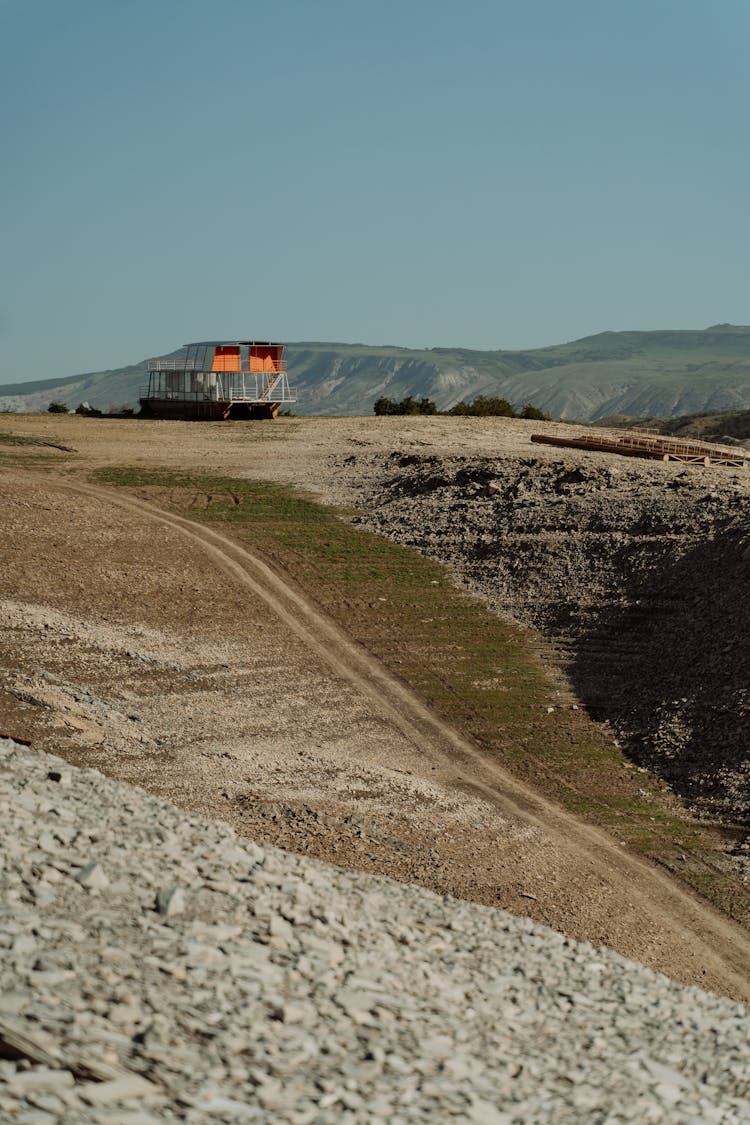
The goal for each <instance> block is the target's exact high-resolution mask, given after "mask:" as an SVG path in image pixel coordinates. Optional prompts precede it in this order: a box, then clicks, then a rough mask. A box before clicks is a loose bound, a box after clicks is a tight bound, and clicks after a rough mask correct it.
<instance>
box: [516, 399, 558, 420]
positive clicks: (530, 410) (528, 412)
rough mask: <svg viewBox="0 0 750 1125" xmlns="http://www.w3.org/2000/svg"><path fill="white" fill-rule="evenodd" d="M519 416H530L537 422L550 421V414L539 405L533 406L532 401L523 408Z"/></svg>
mask: <svg viewBox="0 0 750 1125" xmlns="http://www.w3.org/2000/svg"><path fill="white" fill-rule="evenodd" d="M519 418H529V419H531V420H533V421H535V422H549V420H550V418H549V414H545V413H544V411H542V410H540V409H539V407H538V406H532V405H531V403H530V402H527V403H526V405H525V406H524V407H523V409H522V410H521V413H520V414H519Z"/></svg>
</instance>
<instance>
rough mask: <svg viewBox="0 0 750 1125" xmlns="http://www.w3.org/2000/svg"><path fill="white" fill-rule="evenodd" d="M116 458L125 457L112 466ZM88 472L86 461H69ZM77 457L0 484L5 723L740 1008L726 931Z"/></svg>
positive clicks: (265, 588)
mask: <svg viewBox="0 0 750 1125" xmlns="http://www.w3.org/2000/svg"><path fill="white" fill-rule="evenodd" d="M353 421H354V420H341V422H346V423H347V424H348V425H349V433H350V434H351V433H352V431H353V426H352V423H353ZM305 424H306V423H299V422H298V423H296V429H295V431H294V433H296V434H297V435H299V433H300V430H301V429H303V428H304V426H305ZM89 425H90V424H89ZM186 430H188V431H189V442H190V443H195V446H194V447H192V448H190V449H188V450H187V452H186V448H185V444H186V443H185V442H184V441H183V442H178V441H176V440H175V441H173V442H172V443H171V444H170V443H162V444H161V445H160V446H159V447H158V463H161V464H168V463H171V462H176V463H180V464H183V465H184V464H185V463H186V461H188V460H190V459H191V458H193V459H194V458H195V457H196V455H201V454H202V453H206V454H208V453H209V452H210V448H211V439H210V435H209V433H208V431H207V429H206V428H203V429H202V428H201V427H180V429H179V431H175V430H174V428H173V430H172V433H174V434H175V437H176V436H177V434H178V433H179V436H182V435H184V433H185V431H186ZM311 430H312V432H313V433H317V434H318V435H321V434H322V433H323V432H324V426H323V424H322V421H321V420H318V419H315V420H311ZM331 430H333V431H334V435H333V437H332V435H331ZM193 431H197V432H193ZM89 432H90V433H94V432H95V431H94V430H93V429H91V428H89ZM354 432H355V433H356V432H357V431H356V430H354ZM363 432H364V431H363V430H362V429H360V430H359V433H360V434H363ZM68 433H70V429H69V430H68ZM402 433H403V431H402ZM223 434H224V435H226V436H221V437H220V441H219V443H218V445H219V453H218V454H217V458H216V459H217V460H218V461H221V465H222V469H223V471H229V469H230V467H231V466H232V465H233V471H234V472H235V473H238V471H245V472H247V471H253V472H255V473H256V474H258V475H260V474H259V471H258V470H259V467H260V466H259V462H260V460H262V457H261V453H262V451H260V452H259V449H258V445H255V446H254V447H253V453H254V456H253V458H252V459H250V458H245V463H244V464H242V458H241V457H240V456H238V453H239V452H243V453H245V454H246V453H247V445H246V444H245V445H244V447H243V446H242V443H241V442H236V444H237V445H238V446H240V449H239V450H238V449H234V450H233V451H232V452H230V451H229V446H230V445H232V444H233V440H232V435H231V434H228V433H227V431H224V432H223ZM78 435H79V436H78V438H77V440H78V441H79V445H80V444H83V442H81V436H82V437H84V438H85V431H84V430H83V429H80V428H79V430H78ZM140 437H141V433H140V432H139V433H138V438H139V440H140ZM283 440H284V439H283V438H281V437H279V438H273V439H272V441H274V442H275V441H278V442H279V443H280V444H281V443H282V442H283ZM287 440H288V439H287ZM320 440H321V445H320V446H318V447H317V453H316V452H315V451H313V453H312V454H311V455H310V457H309V460H308V464H309V465H310V466H311V468H310V469H309V478H310V483H311V482H312V477H313V476H314V475H315V473H316V472H318V471H319V467H320V463H321V461H322V459H323V455H322V454H321V452H320V451H321V449H325V456H328V455H330V453H331V451H332V450H333V449H334V448H335V449H336V450H337V452H338V455H340V453H341V450H342V427H341V425H339V424H338V422H337V423H334V424H333V425H332V426H330V427H329V428H328V431H327V432H326V434H325V442H324V441H323V440H322V438H321V439H320ZM346 440H355V441H360V440H366V439H365V438H364V437H363V436H361V437H353V438H351V437H350V438H345V439H344V441H346ZM71 444H75V441H72V442H71ZM343 448H344V449H345V445H344V446H343ZM150 456H151V458H153V459H154V460H156V459H157V452H156V450H155V449H152V451H151V454H150ZM296 456H297V458H298V462H297V463H298V468H297V470H296V472H297V475H298V477H299V476H300V475H302V474H301V472H300V470H299V465H300V464H301V463H302V460H303V459H302V457H301V455H300V451H299V447H298V449H297V454H296ZM316 456H318V457H319V461H318V462H317V464H318V469H316V468H315V457H316ZM129 457H131V459H132V457H133V450H132V449H128V448H126V447H125V445H124V444H121V445H119V446H118V447H117V448H116V449H115V450H111V449H110V450H109V452H108V454H107V457H106V460H109V461H110V462H112V461H116V462H118V463H121V464H122V463H125V464H126V463H128V458H129ZM100 458H101V459H102V460H104V459H105V458H104V457H103V456H102V453H101V452H99V453H97V451H95V450H93V449H91V448H89V449H88V450H87V452H86V456H85V464H86V465H90V464H94V463H97V462H98V461H99V459H100ZM81 460H82V462H83V461H84V459H83V458H82V459H81ZM249 460H252V461H253V465H252V466H249V465H248V464H247V461H249ZM293 460H294V455H290V458H289V461H288V464H287V470H288V469H289V466H290V465H291V463H292V461H293ZM82 467H84V465H83V464H79V466H78V469H77V471H76V475H75V478H74V477H73V475H72V474H69V473H68V472H67V471H66V472H65V474H64V475H63V474H59V475H57V476H55V477H49V476H45V477H41V476H40V475H39V474H37V473H30V472H23V471H21V470H20V469H18V468H8V467H6V468H5V469H4V470H3V471H2V474H1V475H0V485H1V486H2V490H3V501H4V522H5V530H6V536H5V550H4V556H5V557H4V560H3V561H4V564H5V565H4V569H3V577H2V585H1V586H0V596H1V597H2V599H3V600H2V602H0V654H1V655H2V656H3V658H4V665H5V672H4V673H3V678H2V684H1V687H2V692H1V694H0V705H1V707H2V709H1V710H0V715H2V716H3V722H2V723H0V726H3V725H4V727H5V730H4V731H3V733H7V734H11V735H14V736H15V737H24V736H26V737H28V738H30V739H31V740H32V742H33V743H34V744H36V745H39V746H40V747H44V748H45V749H55V750H57V752H63V753H64V754H66V755H67V756H68V757H70V758H71V759H72V760H75V761H77V762H79V763H84V764H86V763H88V764H92V765H96V766H97V767H98V768H100V769H103V770H105V771H106V772H109V773H112V774H113V775H115V776H119V777H124V778H126V779H128V780H130V781H133V782H137V783H139V784H142V785H144V787H146V788H151V789H152V790H154V791H156V792H158V793H160V794H161V795H164V796H168V797H170V798H171V799H172V800H174V801H175V802H176V803H178V804H183V805H185V806H186V807H190V808H193V809H196V810H197V811H200V812H205V813H208V814H209V815H216V816H221V817H222V818H223V819H227V820H230V821H231V822H232V823H233V824H235V826H237V827H238V828H239V829H240V830H241V831H245V832H247V833H248V834H249V835H254V836H257V837H259V838H261V839H263V840H270V841H272V842H277V843H280V844H282V845H286V846H291V847H293V848H295V849H296V850H301V851H307V852H308V853H309V854H312V855H316V856H318V857H320V858H323V859H328V860H332V861H333V862H339V863H342V864H344V865H346V866H349V865H351V866H355V867H360V868H362V869H364V870H370V871H376V872H378V871H379V872H382V873H384V874H390V875H395V876H396V877H398V878H404V879H407V880H409V881H419V882H422V883H423V884H424V885H427V886H430V887H432V888H433V889H435V890H437V891H439V892H449V893H454V894H460V895H465V896H467V897H472V898H475V899H477V900H478V901H484V902H491V903H496V904H498V905H503V906H507V907H508V908H510V909H513V910H514V911H516V912H518V913H528V914H530V915H531V916H533V917H535V918H538V919H540V920H542V921H545V922H548V923H549V924H551V925H553V926H555V927H556V928H559V929H562V930H563V931H564V932H566V933H568V934H570V935H571V936H575V937H580V938H588V939H589V940H591V941H592V942H594V943H605V944H608V945H610V946H612V947H613V948H615V949H617V950H619V951H620V952H622V953H623V954H625V955H627V956H632V957H636V958H638V959H639V960H642V961H644V962H645V963H647V964H649V965H651V966H652V967H654V968H657V969H660V970H661V971H663V972H666V973H668V974H669V975H671V976H673V977H675V978H676V979H679V980H681V981H686V982H690V983H698V984H701V985H703V986H704V987H708V988H713V989H714V990H716V991H719V992H722V993H725V994H728V995H732V996H735V997H737V998H741V999H750V986H749V985H748V983H747V982H748V980H750V975H749V974H748V969H750V942H749V941H748V938H747V936H746V935H745V933H744V932H743V931H741V930H740V929H739V928H737V927H735V926H734V925H732V924H731V923H729V922H727V921H726V920H724V919H723V918H722V917H720V916H719V915H718V914H716V913H715V912H714V911H712V910H711V909H709V908H708V907H706V906H705V905H704V904H703V903H701V902H700V901H698V900H696V899H693V898H692V897H691V896H690V895H688V894H686V893H685V892H683V891H682V890H680V889H679V888H678V887H676V886H675V885H674V884H673V883H672V882H671V880H670V879H669V878H668V877H667V876H666V875H664V874H662V873H661V872H660V871H658V870H656V869H654V868H652V867H650V866H648V865H647V864H645V863H643V862H641V861H638V860H636V859H634V858H632V857H631V856H629V855H628V854H626V853H625V852H624V851H623V850H622V849H621V847H620V846H619V845H618V843H617V841H615V840H613V839H611V838H610V837H608V836H607V835H606V834H604V833H602V832H600V831H598V830H596V829H594V828H591V827H589V826H587V825H586V824H584V823H582V822H580V821H578V820H576V819H575V818H574V817H572V816H570V815H568V814H566V813H564V812H563V811H562V810H561V809H559V808H557V807H555V806H553V805H552V804H550V803H549V802H547V801H544V800H542V799H541V798H540V797H539V796H538V795H536V794H535V793H534V792H532V791H530V790H528V789H527V788H525V787H524V786H522V785H520V784H519V783H518V782H517V781H516V780H515V779H514V778H512V777H510V776H509V775H508V774H507V773H505V772H504V771H503V770H502V769H501V768H500V767H499V766H498V765H497V764H496V763H493V762H490V761H488V760H487V759H486V758H484V757H483V756H482V754H481V753H480V752H479V751H478V750H477V749H476V748H475V747H474V746H472V745H471V744H470V743H468V742H467V741H465V740H464V739H462V738H461V737H460V736H459V735H458V734H457V733H456V732H455V731H453V730H451V729H450V727H449V726H447V725H445V724H444V723H441V722H440V721H439V720H438V719H437V718H436V717H435V716H434V715H433V714H431V712H430V711H429V710H428V709H427V708H426V707H425V706H424V705H423V704H422V703H421V702H420V700H419V699H418V698H416V697H415V696H414V695H413V693H412V692H410V691H409V690H408V689H407V688H406V687H405V685H404V684H403V683H401V682H400V681H399V680H398V679H396V678H395V677H393V676H392V675H391V674H390V673H388V672H387V671H386V670H385V669H384V668H383V667H382V666H381V665H380V664H379V663H378V662H377V661H376V660H375V659H374V658H373V657H372V656H371V655H370V654H369V653H367V652H366V651H365V650H364V649H362V648H361V647H360V646H358V645H357V644H355V643H353V642H352V641H351V639H350V638H349V637H347V636H346V634H345V633H344V632H343V631H342V630H341V629H340V628H339V627H338V626H336V625H335V624H334V623H333V622H331V621H330V620H329V619H327V618H326V617H325V616H324V615H323V614H321V613H320V611H319V610H318V609H317V608H316V607H315V606H314V605H312V604H310V602H309V600H308V599H307V598H306V596H305V593H304V591H302V590H300V589H298V588H295V586H294V584H293V583H291V582H289V581H288V580H286V579H285V578H284V577H283V576H281V575H279V574H278V573H275V572H274V571H273V570H271V569H270V568H269V567H268V566H267V565H266V564H265V563H264V562H263V561H262V560H260V559H258V558H256V557H255V556H254V555H253V554H252V553H251V552H250V551H248V550H247V549H245V548H243V547H241V546H239V545H238V544H237V543H235V542H232V540H231V539H229V538H227V537H226V536H224V535H221V534H219V533H217V532H215V531H214V530H213V529H211V528H207V527H203V526H200V525H196V524H194V523H192V522H191V521H188V520H185V519H182V518H181V517H179V516H176V515H174V514H172V513H166V512H163V511H161V510H158V509H154V508H153V507H152V506H150V505H148V504H146V503H144V502H142V501H140V500H137V499H135V498H133V497H130V496H127V495H124V494H122V493H120V492H115V491H114V490H109V489H103V488H99V487H92V486H91V485H88V484H86V483H85V482H84V481H83V480H81V478H80V476H78V472H79V471H80V468H82ZM202 467H207V466H205V463H203V465H202ZM212 467H213V466H212ZM74 468H75V465H74ZM281 468H283V466H280V464H279V461H278V460H276V461H275V471H274V472H273V473H271V472H269V473H268V475H269V476H270V475H276V476H277V477H278V476H280V475H282V474H281ZM290 475H293V474H290Z"/></svg>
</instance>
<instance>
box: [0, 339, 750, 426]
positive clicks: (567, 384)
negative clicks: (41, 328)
mask: <svg viewBox="0 0 750 1125" xmlns="http://www.w3.org/2000/svg"><path fill="white" fill-rule="evenodd" d="M171 354H172V355H173V356H178V355H179V354H180V351H179V349H178V350H177V351H175V352H173V353H171ZM286 354H287V359H288V363H289V378H290V383H291V384H292V386H293V387H294V388H295V389H296V391H297V394H298V397H299V401H298V404H297V406H296V407H295V411H296V413H299V414H332V415H344V414H352V415H361V414H369V413H370V412H371V411H372V406H373V403H374V401H375V400H376V399H378V398H380V397H387V398H390V399H393V400H401V399H403V398H406V397H408V396H412V397H414V398H417V399H419V398H428V399H431V400H434V402H435V403H436V405H437V408H438V409H439V410H447V409H449V408H450V407H452V406H454V405H455V404H456V403H458V402H460V401H462V400H463V401H468V400H470V399H473V398H476V397H477V396H478V395H487V396H492V397H498V398H505V399H507V400H508V401H509V402H510V403H511V404H512V405H513V407H515V408H516V409H518V408H521V407H522V406H523V405H524V404H525V403H528V402H533V403H534V404H535V406H537V407H539V408H540V409H541V410H543V411H544V412H545V413H546V414H549V415H550V416H552V417H556V418H563V419H569V420H575V421H596V420H597V419H600V418H604V417H607V416H610V415H627V416H630V417H634V418H653V417H659V418H672V417H675V416H677V415H688V414H697V413H709V412H710V413H717V412H720V411H727V410H732V411H741V410H747V409H750V327H737V326H734V325H730V324H722V325H715V326H714V327H712V328H706V329H703V330H699V331H653V332H636V331H632V332H602V333H599V334H598V335H595V336H587V337H585V338H584V339H581V340H574V341H572V342H571V343H566V344H558V345H555V346H553V347H546V348H535V349H529V350H526V351H502V350H499V351H472V350H470V349H468V348H425V349H421V350H419V349H410V348H400V347H391V346H388V347H385V346H384V347H370V346H367V345H364V344H340V343H293V344H289V345H288V347H287V353H286ZM145 382H146V360H143V361H142V362H141V363H137V364H134V365H132V366H129V367H122V368H116V369H114V370H111V371H99V372H93V373H90V374H86V375H78V376H75V377H74V378H71V379H67V380H64V379H61V380H59V381H58V380H55V379H54V378H53V379H50V378H47V379H44V380H42V381H39V382H35V383H11V384H7V385H5V386H0V409H12V410H23V411H35V410H46V408H47V405H48V403H49V402H50V400H51V399H61V400H63V401H65V402H66V403H67V404H68V405H69V406H71V407H75V406H76V404H77V403H79V402H80V401H81V400H86V401H88V402H90V403H91V404H92V405H93V406H96V407H99V408H100V409H108V408H109V407H111V406H112V405H115V406H120V405H130V406H136V405H137V402H138V394H139V390H140V389H141V388H142V387H143V385H144V384H145Z"/></svg>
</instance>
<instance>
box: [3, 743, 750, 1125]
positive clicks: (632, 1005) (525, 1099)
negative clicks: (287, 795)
mask: <svg viewBox="0 0 750 1125" xmlns="http://www.w3.org/2000/svg"><path fill="white" fill-rule="evenodd" d="M0 801H1V802H2V815H0V825H1V827H0V831H1V832H2V836H3V848H2V854H3V856H4V865H3V870H2V875H1V877H2V883H3V899H2V902H3V906H2V912H1V913H0V964H1V966H2V968H1V971H2V998H1V999H0V1119H2V1120H3V1121H8V1122H19V1123H25V1125H32V1123H33V1125H43V1123H50V1125H52V1123H53V1122H65V1123H66V1125H68V1123H69V1125H76V1123H78V1122H81V1123H84V1122H96V1123H100V1125H104V1123H105V1122H106V1123H108V1125H109V1123H117V1125H119V1123H125V1122H132V1123H133V1125H135V1123H136V1122H138V1123H139V1125H148V1123H149V1122H157V1121H189V1122H209V1121H211V1122H213V1121H217V1122H237V1121H274V1122H277V1121H278V1122H286V1121H288V1122H298V1123H303V1122H309V1123H313V1122H329V1121H330V1122H334V1121H335V1122H339V1121H352V1122H358V1121H361V1122H373V1121H388V1122H407V1121H430V1122H435V1121H445V1120H455V1121H459V1122H461V1121H463V1122H486V1123H489V1125H492V1123H500V1122H514V1121H518V1122H528V1121H550V1122H551V1121H554V1122H579V1121H582V1120H586V1121H601V1122H605V1121H606V1122H612V1123H614V1122H621V1121H622V1122H625V1121H638V1122H658V1121H665V1120H668V1121H670V1122H683V1121H684V1122H688V1121H693V1122H697V1121H710V1122H714V1121H715V1122H719V1121H722V1122H732V1121H737V1122H739V1121H747V1120H750V1097H748V1083H749V1082H750V1051H749V1050H748V1042H749V1041H750V1014H749V1013H748V1011H747V1009H746V1008H744V1007H743V1006H741V1005H738V1004H735V1003H732V1002H730V1001H726V1000H720V999H718V998H716V997H714V996H712V995H710V994H707V993H703V992H701V991H700V990H698V989H695V988H686V987H681V986H678V985H676V984H674V983H672V982H671V981H669V980H668V979H667V978H666V977H663V976H659V975H657V974H654V973H652V972H650V971H649V970H647V969H645V968H643V967H642V966H640V965H637V964H635V963H633V962H629V961H626V960H625V959H623V958H621V957H619V956H618V955H617V954H614V953H612V952H610V951H607V950H603V949H598V950H595V949H593V948H592V947H591V946H589V945H587V944H581V943H576V942H572V941H569V940H567V939H565V938H563V937H561V936H560V935H558V934H556V933H554V932H553V931H551V930H548V929H546V928H544V927H542V926H538V925H536V924H534V923H532V922H530V921H528V920H523V919H518V918H515V917H513V916H512V915H509V914H507V913H504V912H502V911H497V910H492V909H490V908H487V907H481V906H474V905H468V904H466V903H463V902H461V901H458V900H455V899H450V898H440V897H438V896H436V895H433V894H431V893H430V892H428V891H424V890H421V889H418V888H415V887H412V886H405V885H402V884H398V883H395V882H391V881H389V880H385V879H376V878H373V877H369V876H364V875H356V874H352V873H347V872H344V871H342V870H340V869H338V868H334V867H329V866H326V865H323V864H320V863H316V862H314V861H312V860H309V859H304V858H301V857H299V856H293V855H289V854H286V853H284V852H281V851H279V850H277V849H274V848H270V847H268V848H264V849H261V848H259V847H257V846H256V845H254V844H253V843H251V842H249V841H247V840H242V839H240V838H238V837H237V836H236V835H235V834H234V833H233V832H232V831H231V830H230V829H229V828H228V827H227V826H226V825H223V824H221V823H218V822H211V821H206V820H201V819H199V818H196V817H192V816H189V815H187V814H185V813H181V812H178V811H177V810H176V809H175V808H173V807H172V806H170V805H168V804H166V803H164V802H161V801H159V800H157V799H156V798H153V797H150V796H147V795H146V794H144V793H142V792H140V791H139V790H136V789H131V788H129V787H127V786H124V785H122V784H119V783H116V782H113V781H110V780H108V779H106V778H104V777H103V776H102V775H101V774H99V773H98V772H96V771H93V770H76V769H73V768H71V767H70V766H68V765H67V764H66V763H64V762H62V761H61V760H60V759H57V758H54V757H51V756H49V755H45V754H37V753H32V752H30V751H29V750H28V749H26V748H25V747H21V746H18V745H17V744H15V743H12V742H10V741H8V740H0Z"/></svg>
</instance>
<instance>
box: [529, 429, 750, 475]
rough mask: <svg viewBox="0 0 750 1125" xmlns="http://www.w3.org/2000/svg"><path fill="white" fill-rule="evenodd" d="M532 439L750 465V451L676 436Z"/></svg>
mask: <svg viewBox="0 0 750 1125" xmlns="http://www.w3.org/2000/svg"><path fill="white" fill-rule="evenodd" d="M531 440H532V441H534V442H537V443H539V444H541V445H557V446H562V447H563V448H568V449H589V450H591V451H592V452H594V453H618V454H619V455H620V456H621V457H645V458H648V459H650V460H652V461H681V462H683V464H686V465H722V466H725V467H727V468H732V469H747V468H748V467H750V450H746V449H742V448H739V449H732V448H730V447H729V446H726V445H723V446H722V445H712V444H711V443H710V442H707V441H681V440H679V439H678V438H668V437H659V436H657V435H646V434H623V435H622V436H621V437H604V436H601V437H599V436H597V435H594V434H582V435H581V436H580V437H558V436H557V435H552V434H532V435H531Z"/></svg>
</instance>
